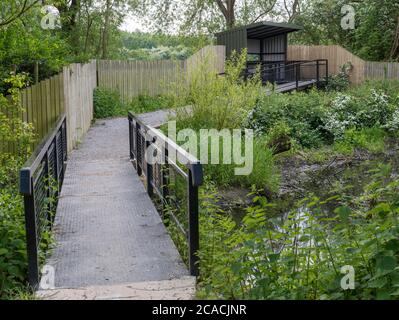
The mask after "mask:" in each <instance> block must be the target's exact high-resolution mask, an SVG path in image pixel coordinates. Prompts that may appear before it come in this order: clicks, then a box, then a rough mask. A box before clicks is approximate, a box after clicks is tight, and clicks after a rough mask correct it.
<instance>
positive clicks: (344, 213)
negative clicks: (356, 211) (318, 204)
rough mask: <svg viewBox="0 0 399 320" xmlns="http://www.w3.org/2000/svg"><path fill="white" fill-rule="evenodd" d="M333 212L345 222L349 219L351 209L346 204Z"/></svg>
mask: <svg viewBox="0 0 399 320" xmlns="http://www.w3.org/2000/svg"><path fill="white" fill-rule="evenodd" d="M334 212H335V213H336V214H338V215H339V217H340V219H341V220H342V221H343V222H345V223H347V222H348V220H349V215H350V214H351V209H350V208H348V207H346V206H342V207H338V208H337V209H335V211H334Z"/></svg>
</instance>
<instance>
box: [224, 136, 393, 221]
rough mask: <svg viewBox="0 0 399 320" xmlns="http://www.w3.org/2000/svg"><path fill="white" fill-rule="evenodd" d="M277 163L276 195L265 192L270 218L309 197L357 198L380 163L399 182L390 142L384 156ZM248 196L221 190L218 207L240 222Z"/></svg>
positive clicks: (297, 157) (235, 190)
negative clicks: (387, 166)
mask: <svg viewBox="0 0 399 320" xmlns="http://www.w3.org/2000/svg"><path fill="white" fill-rule="evenodd" d="M277 163H278V165H279V167H280V168H281V169H280V170H281V171H280V173H281V183H280V187H279V191H278V193H271V192H269V191H268V190H265V192H264V195H265V196H266V197H267V198H268V200H269V201H270V202H271V203H273V207H272V208H271V209H270V211H271V214H276V215H283V214H285V213H286V212H287V211H289V210H290V209H291V208H292V206H293V205H294V204H295V203H296V202H297V201H298V200H299V199H302V198H305V197H307V196H309V195H310V194H313V195H315V196H317V197H319V198H321V199H323V198H327V197H330V196H331V195H333V194H334V193H336V192H337V190H342V189H343V188H345V190H346V192H347V193H348V194H350V195H354V196H356V195H358V194H359V193H360V192H361V191H362V190H363V187H364V186H365V185H366V184H367V183H369V182H370V177H371V175H372V174H373V173H372V172H371V171H372V170H374V169H376V168H377V167H378V165H379V164H381V163H383V164H388V163H389V164H391V166H392V177H391V178H392V179H396V178H398V172H399V141H392V142H389V143H388V144H387V148H386V151H385V152H383V153H371V152H368V151H365V150H356V151H355V152H354V154H353V155H352V156H333V157H331V158H330V159H328V160H326V161H325V162H323V163H321V164H315V163H310V162H309V161H308V160H307V157H306V154H297V155H295V156H290V157H285V158H281V159H280V160H279V161H278V162H277ZM249 193H250V190H249V189H245V188H237V187H234V188H229V189H224V190H221V191H220V197H221V199H220V201H219V205H220V206H221V207H222V208H223V209H224V210H225V211H226V212H229V213H231V214H232V216H233V217H234V218H235V219H236V220H240V219H241V218H242V217H243V216H244V215H245V208H247V207H248V206H249V205H251V204H252V199H251V197H250V196H248V194H249Z"/></svg>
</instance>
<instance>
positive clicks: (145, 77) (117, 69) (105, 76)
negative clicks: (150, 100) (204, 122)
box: [97, 46, 226, 102]
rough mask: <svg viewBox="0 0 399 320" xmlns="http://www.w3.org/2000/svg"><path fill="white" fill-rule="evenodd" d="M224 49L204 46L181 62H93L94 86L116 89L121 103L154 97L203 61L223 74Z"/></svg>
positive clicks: (182, 78) (162, 92)
mask: <svg viewBox="0 0 399 320" xmlns="http://www.w3.org/2000/svg"><path fill="white" fill-rule="evenodd" d="M225 57H226V53H225V47H224V46H207V47H205V48H203V49H201V50H200V51H199V52H197V53H196V54H194V55H193V56H192V57H190V58H189V59H187V60H185V61H173V60H159V61H110V60H99V61H98V63H97V70H98V71H97V72H98V85H99V87H102V88H107V89H111V90H116V91H118V92H119V93H120V96H121V98H122V101H124V102H129V101H131V100H132V98H133V97H136V96H138V95H140V94H147V95H150V96H157V95H160V94H164V93H166V92H168V91H170V90H171V86H172V84H173V83H176V82H180V81H184V80H185V79H187V78H188V73H189V72H191V71H192V70H194V69H195V68H196V67H197V66H198V65H199V64H200V63H204V61H205V60H206V59H209V60H210V66H211V67H212V68H213V69H214V70H215V72H217V73H223V72H224V64H225Z"/></svg>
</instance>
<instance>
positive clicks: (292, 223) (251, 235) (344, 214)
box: [199, 166, 399, 299]
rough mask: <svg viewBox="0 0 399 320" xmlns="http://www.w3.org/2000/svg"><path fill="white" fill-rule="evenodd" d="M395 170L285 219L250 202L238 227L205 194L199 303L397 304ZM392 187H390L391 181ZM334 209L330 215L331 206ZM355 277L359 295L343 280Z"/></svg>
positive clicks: (208, 191)
mask: <svg viewBox="0 0 399 320" xmlns="http://www.w3.org/2000/svg"><path fill="white" fill-rule="evenodd" d="M390 177H391V170H390V166H381V167H380V168H378V169H376V170H375V172H374V177H373V181H372V182H371V183H370V184H369V185H368V186H367V187H366V188H365V189H364V192H363V194H362V195H361V196H359V197H357V198H351V197H348V196H346V195H345V194H339V195H332V196H331V197H330V198H329V199H326V200H321V199H318V198H316V197H313V196H309V197H307V198H306V199H303V200H301V201H299V202H298V203H297V205H296V206H295V208H293V209H292V210H291V211H290V212H289V213H288V215H287V216H286V217H284V218H283V219H281V218H280V219H279V218H273V217H272V216H270V215H269V212H270V207H271V206H272V204H270V203H268V202H267V201H266V199H265V198H263V197H259V196H257V195H256V192H255V193H254V194H253V195H252V196H254V197H253V202H254V204H253V206H251V207H249V208H248V209H247V215H246V216H245V218H244V219H243V222H242V224H241V225H237V224H236V223H235V222H234V221H233V220H232V219H231V218H229V216H228V215H227V214H225V213H224V212H223V211H222V210H221V209H220V208H219V207H218V206H217V205H216V203H217V195H216V192H215V189H214V187H212V186H209V185H208V186H207V188H205V191H204V192H203V194H202V196H201V199H202V212H201V216H200V217H201V220H200V221H201V237H200V239H201V246H200V253H199V255H200V258H201V260H200V261H201V264H200V268H201V279H200V280H201V281H200V296H202V297H206V298H222V299H397V298H398V297H399V264H398V257H399V240H398V239H399V238H398V236H399V224H398V215H399V192H398V191H399V181H395V180H394V181H392V179H390ZM389 181H390V182H389ZM327 204H328V205H329V207H331V206H332V207H334V208H335V209H333V210H332V211H331V210H330V211H326V205H327ZM348 266H349V267H350V268H351V269H353V270H354V279H353V280H354V288H352V289H351V290H345V289H347V287H343V286H342V280H343V278H344V277H345V275H346V272H342V268H343V267H344V268H347V267H348Z"/></svg>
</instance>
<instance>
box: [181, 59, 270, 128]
mask: <svg viewBox="0 0 399 320" xmlns="http://www.w3.org/2000/svg"><path fill="white" fill-rule="evenodd" d="M246 57H247V56H246V52H243V54H241V55H237V54H234V55H233V56H232V58H231V60H230V61H228V62H227V64H226V74H225V76H223V77H222V76H218V75H217V74H216V72H215V70H213V68H212V67H211V66H210V63H209V61H205V62H204V63H203V64H201V65H200V66H199V68H198V69H197V70H195V71H194V72H192V73H190V75H189V77H190V86H189V89H188V90H184V89H180V90H176V92H177V93H178V96H177V101H178V104H179V105H182V106H184V105H186V103H187V102H188V103H189V104H190V105H191V107H192V108H191V110H190V112H185V111H184V110H182V111H179V112H178V113H177V122H178V127H179V129H180V128H192V129H194V130H199V129H206V128H208V129H217V130H220V129H236V128H241V127H242V124H243V122H244V121H245V119H246V117H247V115H248V113H249V112H250V111H251V110H252V109H253V108H254V106H255V104H256V102H257V100H258V99H259V98H260V97H261V96H262V95H264V94H265V92H264V90H262V87H261V82H260V78H259V76H257V77H254V78H253V79H251V80H249V81H244V79H243V77H242V71H243V70H244V67H245V64H246ZM182 85H186V81H183V84H182ZM180 101H182V102H180Z"/></svg>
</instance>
